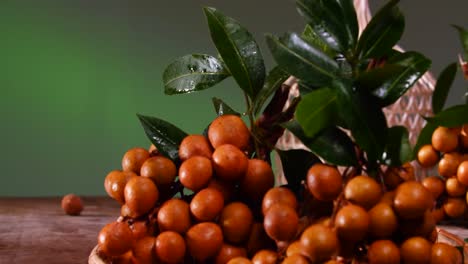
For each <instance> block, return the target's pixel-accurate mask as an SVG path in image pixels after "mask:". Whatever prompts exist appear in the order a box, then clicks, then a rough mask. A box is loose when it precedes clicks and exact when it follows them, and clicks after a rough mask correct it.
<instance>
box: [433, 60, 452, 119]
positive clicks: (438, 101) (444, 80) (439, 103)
mask: <svg viewBox="0 0 468 264" xmlns="http://www.w3.org/2000/svg"><path fill="white" fill-rule="evenodd" d="M456 74H457V64H456V63H451V64H449V65H448V66H447V67H446V68H445V69H444V70H443V71H442V72H441V73H440V75H439V77H438V78H437V83H436V86H435V88H434V93H433V94H432V111H433V112H434V114H437V113H439V112H440V111H441V110H442V109H443V108H444V105H445V100H447V95H448V93H449V90H450V87H451V86H452V83H453V80H454V79H455V75H456Z"/></svg>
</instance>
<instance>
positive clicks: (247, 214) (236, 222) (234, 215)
mask: <svg viewBox="0 0 468 264" xmlns="http://www.w3.org/2000/svg"><path fill="white" fill-rule="evenodd" d="M253 220H254V219H253V214H252V211H251V210H250V208H249V207H248V206H247V205H245V204H244V203H241V202H233V203H230V204H228V205H226V206H225V207H224V208H223V210H222V212H221V216H220V217H219V225H220V226H221V229H222V230H223V236H224V238H225V240H226V241H228V242H231V243H241V242H244V241H246V240H247V239H248V238H249V234H250V229H251V228H252V224H253Z"/></svg>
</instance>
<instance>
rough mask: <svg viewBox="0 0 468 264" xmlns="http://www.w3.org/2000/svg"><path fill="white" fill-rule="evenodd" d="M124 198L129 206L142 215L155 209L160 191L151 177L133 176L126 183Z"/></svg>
mask: <svg viewBox="0 0 468 264" xmlns="http://www.w3.org/2000/svg"><path fill="white" fill-rule="evenodd" d="M124 198H125V204H126V205H127V206H128V208H129V209H130V210H131V211H132V212H134V213H135V214H137V215H138V216H140V215H143V214H145V213H147V212H149V211H150V210H151V209H153V207H154V206H155V205H156V202H157V201H158V198H159V191H158V188H157V187H156V185H155V184H154V183H153V181H151V180H150V179H148V178H144V177H133V178H131V179H130V180H128V182H127V184H126V185H125V189H124Z"/></svg>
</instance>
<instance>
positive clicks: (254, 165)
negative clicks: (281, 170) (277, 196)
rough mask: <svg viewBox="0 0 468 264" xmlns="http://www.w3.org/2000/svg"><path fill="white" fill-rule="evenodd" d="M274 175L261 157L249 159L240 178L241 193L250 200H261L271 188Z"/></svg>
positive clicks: (273, 182)
mask: <svg viewBox="0 0 468 264" xmlns="http://www.w3.org/2000/svg"><path fill="white" fill-rule="evenodd" d="M274 184H275V176H274V174H273V170H272V169H271V166H270V165H269V164H268V163H267V162H266V161H264V160H261V159H249V160H248V164H247V172H246V173H245V176H244V177H243V179H242V182H241V184H240V188H241V191H242V193H243V194H245V195H247V197H249V198H250V199H251V200H253V201H258V200H260V201H261V200H262V199H263V196H264V195H265V193H266V192H267V191H268V190H270V189H271V188H273V186H274Z"/></svg>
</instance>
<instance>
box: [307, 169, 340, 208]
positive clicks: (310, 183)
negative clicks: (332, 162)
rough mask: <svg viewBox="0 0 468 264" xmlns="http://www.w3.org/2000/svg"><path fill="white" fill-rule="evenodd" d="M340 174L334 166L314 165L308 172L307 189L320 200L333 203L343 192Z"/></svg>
mask: <svg viewBox="0 0 468 264" xmlns="http://www.w3.org/2000/svg"><path fill="white" fill-rule="evenodd" d="M342 184H343V180H342V177H341V174H340V172H339V171H338V170H337V169H336V168H335V167H332V166H328V165H324V164H314V165H312V167H310V169H309V171H308V172H307V188H308V189H309V192H310V193H311V194H312V195H313V196H314V197H315V198H317V199H318V200H321V201H333V200H334V199H335V198H336V197H338V195H339V194H340V193H341V190H342Z"/></svg>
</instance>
